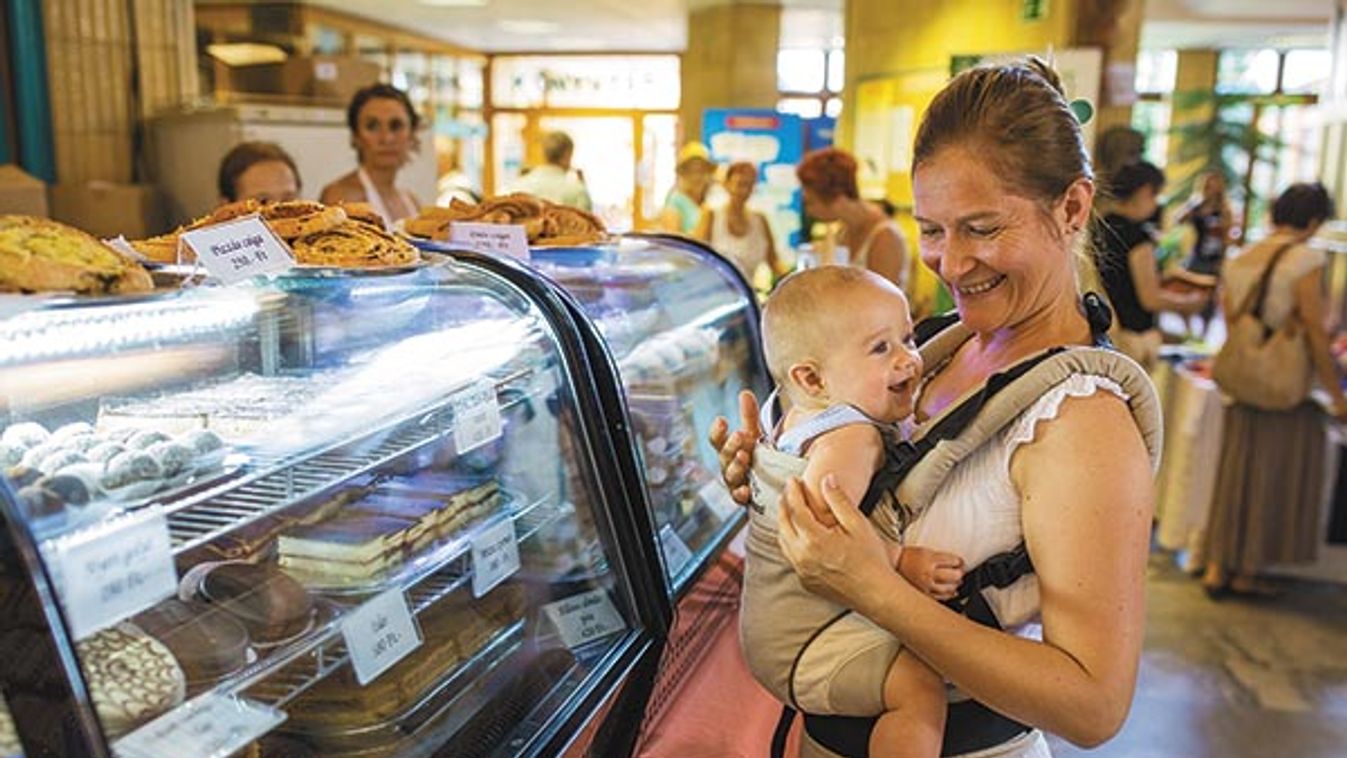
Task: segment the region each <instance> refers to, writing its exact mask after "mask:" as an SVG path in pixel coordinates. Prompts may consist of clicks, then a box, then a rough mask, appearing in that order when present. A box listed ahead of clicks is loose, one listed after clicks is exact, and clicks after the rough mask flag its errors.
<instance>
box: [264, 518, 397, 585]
mask: <svg viewBox="0 0 1347 758" xmlns="http://www.w3.org/2000/svg"><path fill="white" fill-rule="evenodd" d="M417 526H418V524H417V523H416V522H409V521H407V520H406V519H400V518H395V517H392V516H372V515H369V514H361V513H352V514H349V515H344V516H342V517H340V518H337V519H334V520H332V521H326V522H323V523H321V524H314V525H313V526H302V527H299V528H297V529H292V530H290V531H288V532H285V533H283V534H282V535H281V537H280V540H279V542H278V547H279V552H280V564H281V566H282V567H283V568H286V569H289V570H291V571H293V572H294V573H295V574H296V575H297V576H299V577H300V578H301V579H336V580H354V581H358V580H368V579H374V578H377V577H379V576H382V575H383V574H384V573H386V572H387V571H388V570H389V569H391V568H393V567H395V566H398V565H401V564H402V562H403V560H404V557H405V556H404V553H405V552H406V549H407V546H408V544H409V540H408V537H409V535H410V534H411V533H412V532H413V531H415V530H416V528H417Z"/></svg>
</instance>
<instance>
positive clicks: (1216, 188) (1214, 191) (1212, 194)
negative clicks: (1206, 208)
mask: <svg viewBox="0 0 1347 758" xmlns="http://www.w3.org/2000/svg"><path fill="white" fill-rule="evenodd" d="M1224 195H1225V177H1224V176H1221V175H1220V174H1207V178H1206V179H1204V180H1203V181H1202V199H1203V200H1207V201H1215V200H1220V199H1221V198H1222V197H1223V196H1224Z"/></svg>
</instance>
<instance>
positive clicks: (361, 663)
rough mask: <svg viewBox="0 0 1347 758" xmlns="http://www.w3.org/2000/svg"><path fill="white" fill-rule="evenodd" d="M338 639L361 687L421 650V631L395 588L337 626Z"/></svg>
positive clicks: (402, 595)
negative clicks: (348, 654)
mask: <svg viewBox="0 0 1347 758" xmlns="http://www.w3.org/2000/svg"><path fill="white" fill-rule="evenodd" d="M341 635H342V637H343V638H344V639H345V640H346V649H347V650H348V651H350V653H351V666H352V667H353V668H355V680H356V681H357V682H359V683H360V686H362V687H363V686H365V685H366V684H369V683H370V682H372V681H374V680H375V679H376V678H378V676H379V675H380V674H382V673H383V672H385V671H387V670H388V669H389V668H391V667H392V666H393V664H395V663H397V662H398V661H400V660H402V659H403V658H405V657H407V654H408V653H410V652H412V651H413V650H415V649H417V648H418V647H421V629H420V627H418V626H417V625H416V619H415V618H413V617H412V609H411V608H410V607H409V606H408V605H407V596H406V595H404V594H403V592H402V589H401V588H399V587H394V588H393V589H391V590H388V591H387V592H384V593H383V594H382V595H379V596H377V597H375V598H374V599H373V600H369V601H367V602H366V603H365V604H364V605H362V606H360V607H359V608H356V609H355V610H354V611H352V612H351V613H350V614H348V615H347V616H346V618H345V619H343V620H342V622H341Z"/></svg>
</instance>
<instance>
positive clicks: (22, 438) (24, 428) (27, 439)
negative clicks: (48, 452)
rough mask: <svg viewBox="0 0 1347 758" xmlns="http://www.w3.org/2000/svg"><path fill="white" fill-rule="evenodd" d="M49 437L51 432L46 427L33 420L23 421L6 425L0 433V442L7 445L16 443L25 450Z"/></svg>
mask: <svg viewBox="0 0 1347 758" xmlns="http://www.w3.org/2000/svg"><path fill="white" fill-rule="evenodd" d="M50 438H51V432H48V431H47V427H45V426H43V425H41V424H39V423H37V422H35V421H25V422H23V423H20V424H11V425H10V426H9V427H7V428H6V429H5V433H4V434H3V435H0V442H4V443H5V444H7V445H17V446H18V447H22V448H24V449H25V450H26V449H28V448H30V447H37V446H38V445H41V444H42V443H44V442H46V441H47V440H48V439H50Z"/></svg>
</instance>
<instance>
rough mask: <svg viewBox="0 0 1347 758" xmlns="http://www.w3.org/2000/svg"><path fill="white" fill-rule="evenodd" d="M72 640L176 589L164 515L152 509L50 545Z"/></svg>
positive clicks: (132, 612)
mask: <svg viewBox="0 0 1347 758" xmlns="http://www.w3.org/2000/svg"><path fill="white" fill-rule="evenodd" d="M48 551H49V559H50V560H51V562H52V564H53V565H54V566H55V568H56V574H57V576H59V577H60V579H59V582H60V585H59V586H60V588H61V604H62V605H63V606H64V607H65V611H66V618H67V619H68V620H69V621H70V627H71V630H70V631H71V633H72V634H74V636H75V639H82V638H84V637H86V636H88V635H90V634H92V633H94V632H96V631H98V630H99V629H103V628H104V627H108V626H111V625H112V624H115V623H117V622H118V621H121V620H122V619H124V618H126V617H128V616H132V615H134V614H136V613H139V612H140V611H143V610H145V609H146V608H148V607H150V606H151V605H154V604H155V603H157V602H159V601H160V600H163V599H164V598H166V597H169V596H171V595H173V594H174V593H175V592H177V589H178V572H177V570H176V569H175V568H174V566H173V547H172V543H171V542H170V541H169V537H168V519H167V518H166V517H165V516H164V513H163V511H162V510H160V509H158V508H151V509H147V510H145V511H142V512H140V513H138V514H136V515H134V516H128V517H125V518H120V519H116V520H113V521H110V522H108V523H106V524H100V525H99V526H98V527H95V528H93V529H89V530H87V531H83V532H77V533H75V534H72V535H69V536H68V537H61V538H59V539H57V540H54V541H53V542H51V543H50V547H49V548H48Z"/></svg>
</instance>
